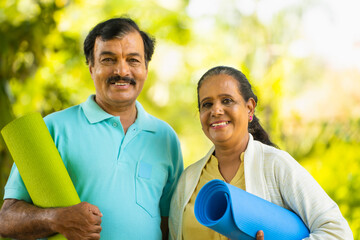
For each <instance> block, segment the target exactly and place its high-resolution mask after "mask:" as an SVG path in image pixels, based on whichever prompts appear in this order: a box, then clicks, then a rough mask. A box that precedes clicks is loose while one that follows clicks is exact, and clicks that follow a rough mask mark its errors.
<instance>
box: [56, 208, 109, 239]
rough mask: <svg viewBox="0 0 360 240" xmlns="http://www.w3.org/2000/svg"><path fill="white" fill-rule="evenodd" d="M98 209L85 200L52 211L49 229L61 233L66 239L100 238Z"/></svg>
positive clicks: (99, 213) (100, 214)
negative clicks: (52, 215) (52, 216)
mask: <svg viewBox="0 0 360 240" xmlns="http://www.w3.org/2000/svg"><path fill="white" fill-rule="evenodd" d="M101 217H102V213H101V212H100V210H99V209H98V208H97V207H96V206H94V205H92V204H90V203H87V202H82V203H79V204H77V205H74V206H71V207H65V208H58V209H56V211H54V218H53V219H52V223H51V229H52V230H53V231H54V232H58V233H61V234H62V235H64V237H66V238H67V239H68V240H72V239H100V232H101V226H100V224H101Z"/></svg>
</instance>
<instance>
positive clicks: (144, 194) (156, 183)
mask: <svg viewBox="0 0 360 240" xmlns="http://www.w3.org/2000/svg"><path fill="white" fill-rule="evenodd" d="M166 181H167V172H166V171H165V170H163V169H161V168H160V167H159V166H157V165H154V164H150V163H148V162H145V161H140V162H138V164H137V167H136V181H135V192H136V203H137V204H138V205H139V206H140V207H141V208H143V209H144V210H145V211H146V212H147V213H148V214H149V215H150V216H151V217H159V216H160V198H161V195H162V192H163V189H164V186H165V184H166Z"/></svg>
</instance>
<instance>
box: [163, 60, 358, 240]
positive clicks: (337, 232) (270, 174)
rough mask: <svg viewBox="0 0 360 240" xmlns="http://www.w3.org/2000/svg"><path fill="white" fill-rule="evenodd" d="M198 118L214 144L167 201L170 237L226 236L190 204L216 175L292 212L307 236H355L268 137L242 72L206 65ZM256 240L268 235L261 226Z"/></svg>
mask: <svg viewBox="0 0 360 240" xmlns="http://www.w3.org/2000/svg"><path fill="white" fill-rule="evenodd" d="M197 92H198V107H199V112H200V121H201V125H202V129H203V131H204V133H205V135H206V136H207V137H208V138H209V139H210V140H211V141H212V142H213V144H214V146H213V147H212V148H211V149H210V151H209V152H208V154H206V156H205V157H204V158H202V159H201V160H199V161H197V162H196V163H194V164H192V165H190V166H189V167H188V168H187V169H186V170H185V171H184V172H183V174H182V176H181V178H180V180H179V183H178V186H177V189H176V191H175V194H174V195H173V198H172V201H171V209H170V218H169V229H170V239H176V240H182V239H183V240H190V239H194V240H202V239H204V240H205V239H206V240H213V239H226V237H225V236H222V235H220V234H219V233H217V232H215V231H213V230H211V229H209V228H207V227H205V226H203V225H201V224H200V223H199V222H198V221H197V220H196V218H195V214H194V204H195V199H196V196H197V194H198V193H199V191H200V189H201V188H202V187H203V186H204V185H205V184H206V183H207V182H209V181H210V180H213V179H220V180H223V181H226V182H227V183H230V184H231V185H234V186H236V187H239V188H241V189H243V190H246V191H247V192H250V193H252V194H255V195H257V196H258V197H261V198H263V199H265V200H268V201H270V202H273V203H275V204H277V205H279V206H281V207H284V208H287V209H290V210H291V211H293V212H295V213H296V214H297V215H298V216H299V217H300V218H301V219H302V220H303V222H304V223H305V225H306V226H307V227H308V229H309V230H310V236H309V238H306V239H326V240H329V239H346V240H349V239H353V235H352V232H351V230H350V227H349V225H348V223H347V222H346V220H345V219H344V217H343V216H342V214H341V212H340V210H339V207H338V206H337V205H336V203H335V202H334V201H333V200H332V199H331V198H330V197H329V196H328V195H327V194H326V193H325V191H324V190H323V189H322V188H321V187H320V185H319V184H318V183H317V182H316V181H315V180H314V179H313V178H312V177H311V175H310V174H309V173H308V172H307V171H306V170H305V169H304V168H303V167H301V166H300V165H299V164H298V163H297V161H296V160H294V159H293V158H292V157H291V156H290V155H289V154H288V153H286V152H285V151H281V150H279V149H278V148H276V146H275V145H274V144H273V143H272V142H271V141H270V139H269V136H268V134H267V133H266V132H265V130H264V129H263V128H262V127H261V125H260V124H259V120H258V118H257V117H256V116H255V107H256V104H257V97H256V95H255V94H254V93H253V91H252V89H251V85H250V83H249V81H248V80H247V78H246V77H245V75H244V74H243V73H241V72H240V71H238V70H236V69H234V68H231V67H225V66H218V67H215V68H212V69H210V70H208V71H207V72H206V73H205V74H204V75H203V76H202V77H201V79H200V81H199V83H198V87H197ZM256 239H257V240H263V239H266V235H265V236H264V233H263V231H261V230H260V231H259V232H258V233H257V236H256Z"/></svg>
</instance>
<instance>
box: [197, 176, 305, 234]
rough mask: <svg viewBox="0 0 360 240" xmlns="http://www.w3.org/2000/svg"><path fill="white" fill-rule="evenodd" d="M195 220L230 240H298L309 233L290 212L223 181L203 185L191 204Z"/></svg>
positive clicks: (301, 222)
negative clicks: (258, 239) (260, 235)
mask: <svg viewBox="0 0 360 240" xmlns="http://www.w3.org/2000/svg"><path fill="white" fill-rule="evenodd" d="M194 211H195V217H196V219H197V220H198V221H199V222H200V223H201V224H202V225H204V226H206V227H209V228H211V229H212V230H214V231H216V232H218V233H220V234H222V235H225V236H226V237H228V238H230V239H232V240H254V239H256V233H257V232H258V231H259V230H263V231H264V237H265V239H266V240H279V239H286V240H300V239H303V238H306V237H308V236H309V230H308V229H307V227H306V226H305V224H304V223H303V221H302V220H301V219H300V218H299V216H297V215H296V214H295V213H294V212H292V211H289V210H287V209H285V208H283V207H280V206H278V205H276V204H274V203H271V202H269V201H266V200H264V199H262V198H259V197H257V196H255V195H253V194H251V193H248V192H246V191H244V190H242V189H240V188H237V187H234V186H232V185H230V184H228V183H226V182H224V181H221V180H218V179H215V180H212V181H209V182H208V183H207V184H205V185H204V186H203V187H202V188H201V190H200V192H199V194H198V196H197V197H196V200H195V209H194Z"/></svg>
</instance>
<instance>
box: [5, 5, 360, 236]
mask: <svg viewBox="0 0 360 240" xmlns="http://www.w3.org/2000/svg"><path fill="white" fill-rule="evenodd" d="M191 2H192V1H186V0H176V1H163V0H148V1H140V0H133V1H126V0H110V1H105V0H92V1H85V0H75V1H70V0H4V1H1V2H0V128H2V127H3V126H5V125H6V124H7V123H8V122H10V121H11V120H12V119H14V118H15V117H20V116H22V115H24V114H26V113H29V112H34V111H37V112H40V113H41V114H42V115H43V116H45V115H47V114H49V113H51V112H54V111H58V110H61V109H64V108H67V107H69V106H72V105H75V104H79V103H81V102H82V101H84V100H86V98H87V96H88V95H89V94H91V93H94V87H93V84H92V80H91V78H90V74H89V73H88V67H87V66H86V64H85V58H84V56H83V54H82V42H83V40H84V38H85V36H86V35H87V33H88V31H89V30H90V29H91V28H92V27H93V26H94V25H95V24H96V23H98V22H99V21H102V20H105V19H107V18H110V17H115V16H121V15H124V14H126V15H128V16H130V17H132V18H133V19H134V20H136V22H137V23H138V24H139V25H140V27H141V28H142V29H144V30H145V31H147V32H149V33H150V34H151V35H153V36H154V37H156V39H157V46H156V50H155V55H154V58H153V60H152V62H150V65H149V70H150V71H149V75H148V80H147V82H146V84H145V86H144V89H143V92H142V93H141V95H140V97H139V100H140V102H142V104H143V105H144V107H145V109H146V110H147V111H149V112H150V113H151V114H153V115H155V116H157V117H159V118H160V119H163V120H165V121H167V122H168V123H169V124H170V125H171V126H172V127H173V128H174V129H175V131H176V132H177V133H178V135H179V138H180V141H181V144H182V150H183V154H184V160H185V165H186V166H187V165H189V164H190V163H192V162H195V161H196V160H197V159H199V158H200V157H202V155H203V154H205V153H206V151H207V150H208V148H209V147H210V142H209V141H208V140H207V139H206V138H205V136H204V135H203V133H202V130H201V126H200V122H199V120H198V113H197V97H196V83H197V81H198V79H199V78H200V76H201V75H202V74H203V73H204V72H205V71H206V70H207V69H209V68H211V67H213V66H216V65H230V66H233V67H236V68H238V69H240V70H242V71H243V72H244V73H245V75H247V76H248V78H249V79H250V81H251V82H252V85H253V86H254V89H255V92H256V94H257V95H258V97H259V103H258V107H257V112H256V114H257V115H258V116H259V118H260V120H261V122H262V124H263V126H264V127H265V129H267V131H268V132H269V133H270V135H271V136H272V139H273V141H274V142H275V143H277V144H278V145H279V146H280V148H282V149H284V150H286V151H288V152H289V153H290V154H291V155H292V156H294V157H295V158H296V159H297V160H298V161H299V162H301V164H302V165H303V166H304V167H306V168H307V169H308V170H309V171H310V172H311V174H312V175H313V176H314V177H315V179H316V180H317V181H318V182H319V183H320V184H321V186H322V187H323V188H324V190H325V191H326V192H327V193H328V194H329V195H330V196H331V197H332V198H333V199H334V200H335V201H336V202H337V203H338V204H339V206H340V209H341V211H342V213H343V214H344V216H345V217H346V219H347V220H348V221H349V224H350V226H351V228H352V230H353V233H354V237H355V239H360V194H359V193H360V157H359V155H358V151H359V149H360V134H359V129H360V110H359V107H354V106H360V94H359V93H357V92H356V91H355V90H353V91H351V90H349V88H348V87H344V86H342V84H343V82H344V79H348V81H347V82H349V83H350V89H356V85H355V86H354V85H352V84H355V82H353V81H355V80H354V79H359V77H360V73H359V71H358V70H348V71H346V72H338V70H333V69H329V68H328V67H327V66H326V65H325V64H324V63H323V62H322V61H321V60H319V59H318V58H317V57H313V56H311V57H302V58H301V57H294V56H293V55H291V54H290V51H289V47H290V45H291V44H292V43H293V42H294V41H295V40H296V39H297V37H298V35H299V31H298V28H299V24H300V20H301V17H302V15H303V13H304V12H305V11H306V10H307V8H308V7H309V6H310V5H311V4H312V2H311V1H304V2H303V3H301V4H298V5H295V6H291V7H289V8H285V9H283V10H281V11H278V12H277V13H276V14H275V15H274V16H273V17H272V18H271V20H270V21H267V22H264V21H261V19H259V17H258V15H257V14H256V13H252V14H245V13H244V12H242V11H241V9H239V8H237V7H234V6H237V5H236V1H235V0H229V1H228V2H227V3H226V4H220V5H219V6H218V7H217V8H218V9H217V11H215V12H210V13H206V12H202V11H198V12H195V13H194V11H193V10H191V8H190V5H191ZM327 86H333V88H327ZM357 86H359V85H357ZM324 89H325V90H324ZM357 89H359V88H357ZM319 96H322V98H321V97H319ZM321 103H322V104H321ZM297 106H300V108H299V107H297ZM304 106H305V108H306V111H305V112H304V111H301V110H298V109H302V108H304ZM330 110H332V111H330ZM11 164H12V160H11V157H10V155H9V153H8V152H7V149H6V147H5V145H4V142H3V140H2V138H1V139H0V196H1V200H0V205H1V203H2V196H3V189H4V185H5V183H6V180H7V177H8V174H9V172H10V168H11Z"/></svg>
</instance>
